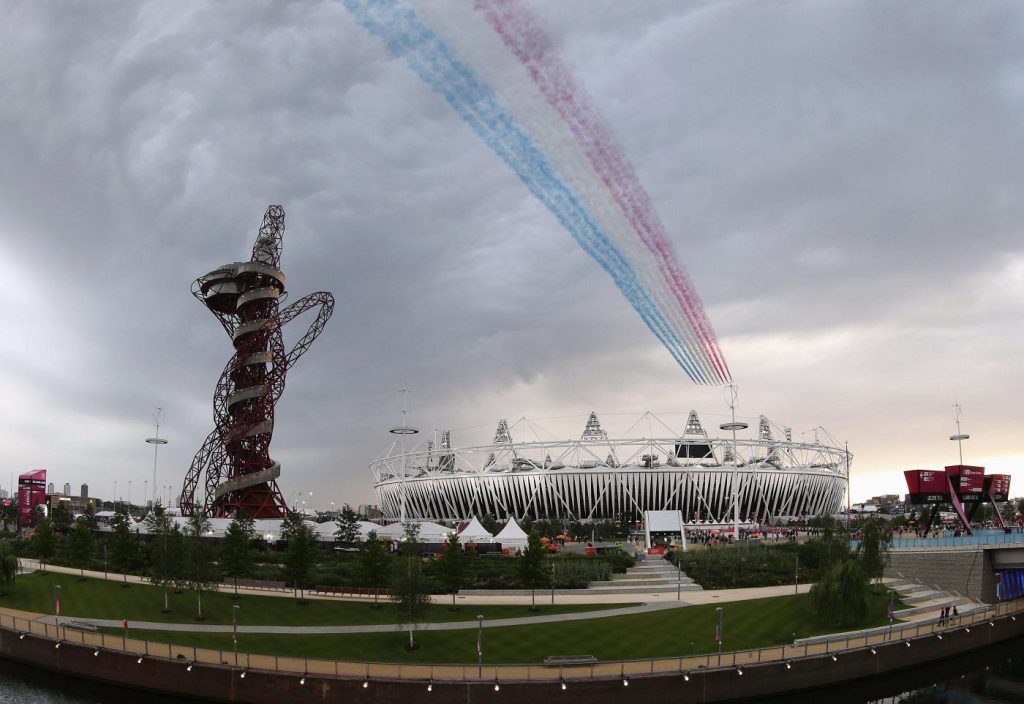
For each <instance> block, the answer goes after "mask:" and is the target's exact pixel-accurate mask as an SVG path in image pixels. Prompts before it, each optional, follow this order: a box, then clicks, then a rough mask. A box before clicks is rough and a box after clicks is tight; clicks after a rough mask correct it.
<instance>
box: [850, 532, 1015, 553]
mask: <svg viewBox="0 0 1024 704" xmlns="http://www.w3.org/2000/svg"><path fill="white" fill-rule="evenodd" d="M859 544H860V541H857V540H851V541H850V547H851V548H852V549H854V550H856V549H857V547H858V545H859ZM992 545H1020V546H1022V547H1024V533H1017V532H1013V533H992V534H988V533H985V534H980V535H979V534H975V535H962V536H960V537H959V538H957V537H954V536H943V537H941V538H894V539H893V540H892V543H891V544H890V546H889V548H890V550H897V551H900V552H904V551H907V552H912V551H928V550H934V549H936V548H942V549H961V550H976V549H977V548H984V547H989V546H992Z"/></svg>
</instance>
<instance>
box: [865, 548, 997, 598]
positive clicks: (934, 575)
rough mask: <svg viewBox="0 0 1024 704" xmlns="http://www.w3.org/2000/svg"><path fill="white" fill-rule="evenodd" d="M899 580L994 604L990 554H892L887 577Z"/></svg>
mask: <svg viewBox="0 0 1024 704" xmlns="http://www.w3.org/2000/svg"><path fill="white" fill-rule="evenodd" d="M901 575H902V577H903V578H904V579H907V580H908V581H912V582H921V583H922V584H925V585H927V586H929V587H932V586H937V587H939V588H940V589H942V590H944V591H950V592H959V593H960V594H962V595H964V596H966V597H968V598H971V599H974V600H976V601H983V602H985V603H989V604H991V603H995V601H996V576H995V572H994V571H993V570H992V558H991V555H990V554H989V551H987V550H985V549H983V548H978V549H976V550H934V551H928V552H926V551H920V552H918V551H913V552H891V553H890V554H889V566H888V567H887V568H886V570H885V576H886V577H900V576H901Z"/></svg>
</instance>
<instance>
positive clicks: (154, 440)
mask: <svg viewBox="0 0 1024 704" xmlns="http://www.w3.org/2000/svg"><path fill="white" fill-rule="evenodd" d="M163 414H164V409H163V408H161V407H160V406H157V407H156V410H155V411H154V412H153V425H155V426H156V431H155V432H154V433H153V437H151V438H146V442H148V443H149V444H150V445H152V446H153V502H154V503H156V498H157V494H156V455H157V452H159V450H160V446H161V445H166V444H167V441H166V440H164V439H163V438H162V437H160V417H161V416H162V415H163ZM142 503H143V504H145V503H146V497H145V496H143V497H142Z"/></svg>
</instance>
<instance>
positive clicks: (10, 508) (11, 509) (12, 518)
mask: <svg viewBox="0 0 1024 704" xmlns="http://www.w3.org/2000/svg"><path fill="white" fill-rule="evenodd" d="M20 520H21V506H19V505H18V502H17V501H12V502H11V503H9V504H7V505H6V506H4V530H5V531H6V530H7V526H8V525H11V526H14V532H17V531H18V522H19V521H20Z"/></svg>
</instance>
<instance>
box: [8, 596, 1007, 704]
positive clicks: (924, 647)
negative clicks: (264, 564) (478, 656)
mask: <svg viewBox="0 0 1024 704" xmlns="http://www.w3.org/2000/svg"><path fill="white" fill-rule="evenodd" d="M972 626H973V627H971V628H969V629H967V628H955V629H949V630H948V631H946V633H945V634H944V635H945V637H944V638H942V639H940V638H938V637H937V636H935V635H931V634H928V635H922V636H920V637H915V638H911V639H908V640H906V641H904V640H896V641H893V642H889V643H887V644H884V645H883V644H876V645H875V646H874V652H872V649H871V648H869V647H860V648H854V649H850V650H843V651H839V652H838V659H837V660H833V659H832V657H831V655H830V654H826V653H822V652H819V653H817V654H812V655H809V656H806V657H799V658H793V659H792V661H791V667H790V668H787V667H786V664H785V662H781V661H778V660H776V661H773V662H765V663H763V664H759V663H752V664H750V665H744V666H743V668H742V674H741V673H740V671H739V670H738V669H737V668H735V667H722V668H712V669H703V668H701V669H696V670H691V671H690V672H689V673H687V675H688V679H686V678H684V676H683V673H680V672H678V671H674V672H665V673H662V674H652V675H650V676H634V677H632V678H631V679H630V683H629V686H628V687H626V686H623V683H622V680H621V679H619V678H617V677H612V678H608V679H603V680H591V681H580V680H574V679H571V680H570V683H569V685H568V687H567V689H566V690H564V691H563V690H561V687H560V686H559V684H558V682H557V681H556V682H551V681H548V682H533V683H530V682H522V681H520V682H511V681H509V682H506V683H502V685H501V690H500V692H496V691H494V685H493V683H465V682H459V683H446V682H436V683H434V687H433V691H432V692H431V693H430V694H427V691H426V682H424V681H422V680H420V681H417V680H404V681H402V680H374V681H371V682H370V683H369V686H367V687H363V683H362V680H360V679H344V678H337V677H332V676H320V675H316V676H307V678H306V682H305V684H300V683H299V677H298V675H296V674H294V673H292V674H285V673H278V672H270V671H260V670H249V671H248V673H247V676H246V677H245V678H244V679H243V678H242V677H241V676H240V674H241V670H240V669H238V668H231V667H225V666H220V665H209V664H198V663H197V664H195V665H194V667H193V668H192V670H191V671H188V670H186V662H185V661H181V660H171V659H161V658H155V657H147V658H144V659H143V661H142V662H141V663H139V662H138V661H137V657H136V656H135V655H132V654H130V653H122V652H118V651H111V650H101V651H100V652H99V654H98V655H94V652H95V649H94V647H92V646H83V645H80V644H75V643H68V642H65V643H63V644H62V646H61V647H60V648H55V647H54V641H53V640H52V639H49V638H45V637H43V636H40V635H34V634H25V637H24V638H19V634H18V632H17V631H15V630H10V629H6V628H4V629H0V657H3V658H5V659H9V660H13V661H16V662H23V663H28V664H31V665H34V666H37V667H42V668H47V669H50V670H55V671H59V672H62V673H65V674H69V675H76V676H80V677H86V678H89V679H93V680H98V681H101V682H108V683H112V684H118V685H122V686H126V687H134V688H138V689H144V690H152V691H159V692H163V693H167V694H171V695H177V696H185V697H193V698H198V699H203V700H207V701H220V702H244V703H246V704H281V702H289V703H294V704H319V703H321V702H322V703H325V704H326V703H327V702H347V703H351V704H364V703H365V704H370V703H371V702H373V703H381V704H383V703H385V702H395V703H396V704H409V703H410V702H414V701H432V702H444V703H445V704H475V703H477V702H481V703H483V702H486V703H488V704H490V703H493V704H537V702H543V701H548V700H549V699H550V700H557V701H559V702H561V703H562V704H577V703H578V704H596V703H598V702H615V703H616V704H633V703H635V704H650V702H651V701H657V700H660V699H665V696H666V694H670V695H673V696H672V698H673V699H674V698H676V697H679V696H681V697H683V698H684V699H685V701H693V702H720V701H728V700H732V699H736V698H741V697H744V698H746V697H754V698H756V697H762V696H770V695H778V694H782V693H786V692H791V691H796V690H800V689H808V688H814V687H823V686H828V685H834V684H836V683H839V682H843V681H849V680H856V679H863V678H871V677H875V676H877V675H879V674H883V673H887V672H894V671H898V670H900V669H903V668H909V667H914V666H917V665H921V664H924V663H929V662H931V661H934V660H938V659H941V658H946V657H950V656H953V655H960V654H964V653H969V652H971V651H972V650H975V649H978V648H983V647H985V646H988V645H991V644H993V643H996V642H999V641H1002V640H1006V639H1009V638H1014V637H1019V636H1021V635H1024V617H1021V618H1013V617H1011V616H1010V615H1006V616H1003V617H1001V618H995V619H993V621H992V625H989V622H988V621H987V620H984V619H982V620H981V621H979V622H978V623H975V624H972ZM908 643H909V644H910V645H908ZM428 697H429V700H428Z"/></svg>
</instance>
